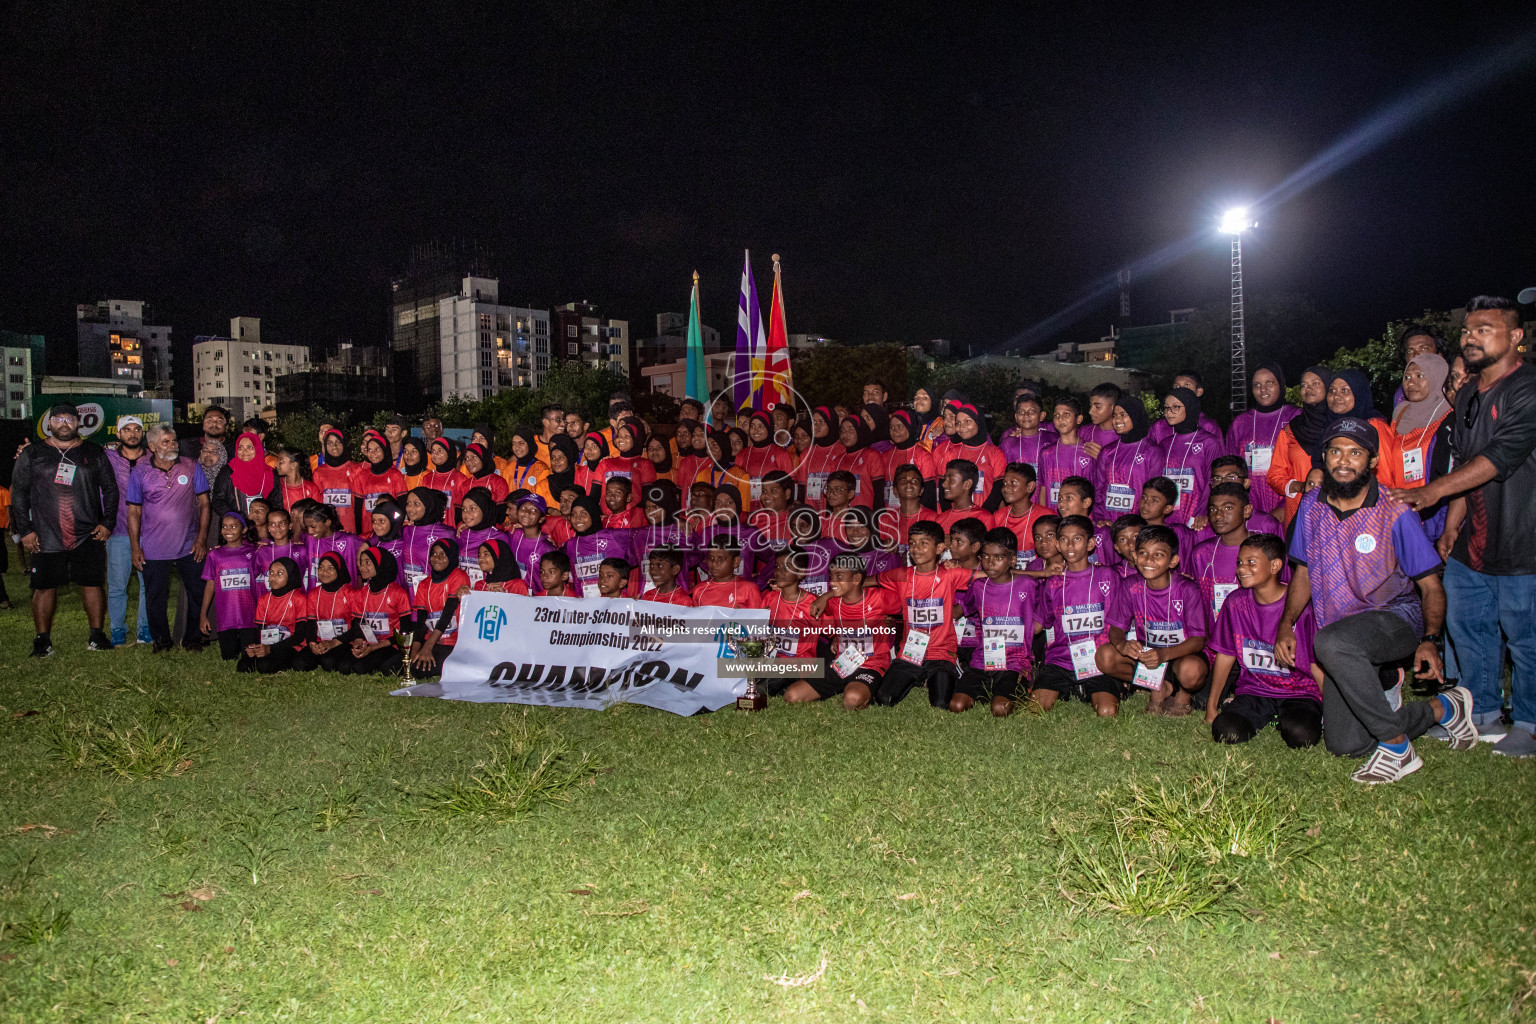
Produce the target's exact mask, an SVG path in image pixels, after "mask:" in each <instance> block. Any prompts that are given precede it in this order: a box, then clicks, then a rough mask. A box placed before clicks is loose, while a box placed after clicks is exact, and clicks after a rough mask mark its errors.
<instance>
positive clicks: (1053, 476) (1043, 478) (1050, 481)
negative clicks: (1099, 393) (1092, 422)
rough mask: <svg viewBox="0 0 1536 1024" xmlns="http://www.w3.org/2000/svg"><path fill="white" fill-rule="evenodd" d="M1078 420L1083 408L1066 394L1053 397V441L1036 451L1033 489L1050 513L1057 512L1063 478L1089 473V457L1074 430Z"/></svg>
mask: <svg viewBox="0 0 1536 1024" xmlns="http://www.w3.org/2000/svg"><path fill="white" fill-rule="evenodd" d="M1082 422H1083V407H1082V406H1081V405H1079V404H1078V402H1077V399H1075V398H1072V397H1071V396H1068V397H1066V398H1061V399H1058V400H1057V402H1056V405H1055V407H1054V410H1053V411H1052V413H1051V423H1052V425H1053V426H1055V428H1056V440H1055V441H1054V442H1052V443H1051V444H1048V445H1046V446H1045V448H1044V450H1043V451H1041V452H1040V467H1039V474H1038V475H1039V484H1040V486H1039V487H1038V488H1036V490H1035V495H1036V497H1035V500H1036V501H1038V502H1039V503H1040V504H1042V505H1045V506H1046V507H1048V508H1049V509H1050V510H1051V511H1052V512H1056V511H1057V508H1056V498H1057V496H1058V493H1059V491H1060V490H1061V483H1062V481H1063V480H1065V479H1066V478H1067V477H1069V476H1083V477H1091V476H1092V475H1093V456H1092V455H1089V454H1088V452H1087V451H1086V450H1085V448H1084V446H1083V442H1082V440H1081V438H1079V437H1078V433H1077V428H1078V427H1079V426H1081V425H1082Z"/></svg>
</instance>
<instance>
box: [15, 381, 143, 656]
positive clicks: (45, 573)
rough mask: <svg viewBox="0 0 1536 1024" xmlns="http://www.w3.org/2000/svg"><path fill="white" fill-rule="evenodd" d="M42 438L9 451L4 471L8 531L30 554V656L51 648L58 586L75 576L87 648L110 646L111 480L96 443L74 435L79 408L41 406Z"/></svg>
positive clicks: (114, 491)
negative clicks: (10, 461)
mask: <svg viewBox="0 0 1536 1024" xmlns="http://www.w3.org/2000/svg"><path fill="white" fill-rule="evenodd" d="M46 423H47V428H48V429H47V433H48V436H47V437H44V438H42V439H40V440H36V441H33V442H32V443H31V444H29V445H27V446H26V448H24V449H22V451H21V454H20V455H18V456H17V457H16V466H15V469H13V470H12V472H11V529H13V530H15V531H16V532H17V533H18V534H20V535H21V544H22V547H24V548H26V550H27V552H28V554H30V555H31V556H32V560H31V561H32V568H31V576H32V622H33V624H34V625H35V626H36V627H37V636H36V638H35V639H33V641H32V657H34V658H46V657H48V655H50V654H52V653H53V638H52V634H53V613H54V609H55V608H56V607H57V605H58V588H59V587H61V586H66V585H68V584H69V583H70V582H74V583H75V584H77V585H78V586H79V587H80V597H81V600H82V601H83V602H84V603H85V618H86V622H87V623H89V624H90V629H91V635H90V639H89V640H88V641H87V643H86V645H85V646H86V650H89V651H110V650H111V649H112V640H111V639H110V638H109V637H108V636H107V634H106V633H105V632H103V630H102V625H103V622H104V620H105V619H106V612H107V597H106V591H105V589H104V588H103V586H102V584H103V583H105V582H106V577H107V547H106V541H107V538H108V537H110V536H112V528H113V526H115V525H116V523H117V479H116V478H115V477H114V476H113V474H112V467H111V466H110V465H109V464H108V463H107V453H106V452H104V451H102V449H101V446H100V445H97V444H92V443H91V442H90V441H87V440H85V439H83V438H82V437H81V436H80V413H79V411H78V410H77V409H76V408H75V407H74V406H73V405H68V404H60V405H55V406H54V407H53V408H52V409H49V410H48V419H47V421H46Z"/></svg>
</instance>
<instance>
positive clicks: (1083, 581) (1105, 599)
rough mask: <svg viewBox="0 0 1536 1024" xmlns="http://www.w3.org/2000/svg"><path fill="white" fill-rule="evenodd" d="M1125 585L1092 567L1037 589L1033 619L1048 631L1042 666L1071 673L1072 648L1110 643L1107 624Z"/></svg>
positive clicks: (1115, 576) (1108, 571) (1110, 573)
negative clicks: (1084, 643)
mask: <svg viewBox="0 0 1536 1024" xmlns="http://www.w3.org/2000/svg"><path fill="white" fill-rule="evenodd" d="M1124 590H1125V581H1124V580H1122V579H1121V578H1120V574H1119V573H1117V572H1115V571H1114V570H1113V569H1104V568H1100V567H1098V566H1091V567H1089V568H1087V569H1084V570H1083V571H1082V572H1068V573H1064V574H1063V575H1061V576H1052V577H1050V578H1049V579H1047V580H1045V581H1044V584H1043V585H1042V586H1040V587H1039V599H1038V601H1037V602H1036V618H1037V619H1038V620H1039V621H1040V623H1041V624H1042V625H1044V626H1045V627H1046V628H1047V629H1050V630H1051V631H1052V633H1051V634H1050V637H1049V641H1048V642H1047V643H1046V645H1045V663H1046V664H1047V665H1056V666H1057V667H1059V668H1064V669H1066V670H1067V671H1069V672H1070V671H1072V653H1071V646H1072V644H1073V643H1075V642H1080V641H1083V640H1091V641H1092V642H1093V645H1094V646H1095V647H1097V646H1098V645H1099V644H1103V643H1107V642H1108V641H1109V620H1110V618H1111V616H1114V615H1118V614H1120V613H1119V611H1118V607H1117V602H1120V601H1122V600H1124V597H1123V594H1124Z"/></svg>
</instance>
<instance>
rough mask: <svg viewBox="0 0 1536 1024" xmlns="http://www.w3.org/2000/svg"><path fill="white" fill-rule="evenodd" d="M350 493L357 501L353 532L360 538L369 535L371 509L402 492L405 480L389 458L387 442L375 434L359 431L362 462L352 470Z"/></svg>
mask: <svg viewBox="0 0 1536 1024" xmlns="http://www.w3.org/2000/svg"><path fill="white" fill-rule="evenodd" d="M352 493H353V494H355V495H357V498H358V507H357V529H356V532H357V533H359V534H361V535H362V536H364V537H366V536H367V535H368V534H369V533H370V532H372V521H373V506H375V505H377V504H378V503H379V500H380V499H382V498H392V497H394V496H395V495H397V494H404V493H405V477H404V476H403V475H401V473H400V471H399V470H398V469H396V468H395V464H394V461H393V460H391V459H390V457H389V442H388V441H386V440H385V439H384V435H383V434H380V433H378V432H377V431H373V430H365V431H363V461H362V462H361V463H359V464H358V466H357V468H356V469H354V470H353V471H352ZM343 522H345V520H343Z"/></svg>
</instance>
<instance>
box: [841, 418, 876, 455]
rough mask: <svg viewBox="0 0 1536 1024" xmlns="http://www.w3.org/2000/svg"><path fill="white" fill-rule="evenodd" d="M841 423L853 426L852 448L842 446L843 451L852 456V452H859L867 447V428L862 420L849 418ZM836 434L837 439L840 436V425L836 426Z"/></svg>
mask: <svg viewBox="0 0 1536 1024" xmlns="http://www.w3.org/2000/svg"><path fill="white" fill-rule="evenodd" d="M843 423H851V424H852V425H853V447H852V448H849V447H848V446H847V445H843V449H844V450H845V451H846V452H847V453H848V454H849V455H852V454H853V453H854V452H861V451H863V450H864V449H865V448H868V447H869V427H868V426H867V425H865V423H864V421H863V420H861V419H859V418H858V417H857V416H850V417H848V418H847V419H845V420H843ZM837 433H838V436H839V437H841V436H842V433H843V427H842V424H839V425H838V428H837Z"/></svg>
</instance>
